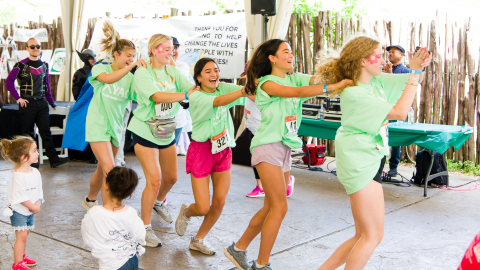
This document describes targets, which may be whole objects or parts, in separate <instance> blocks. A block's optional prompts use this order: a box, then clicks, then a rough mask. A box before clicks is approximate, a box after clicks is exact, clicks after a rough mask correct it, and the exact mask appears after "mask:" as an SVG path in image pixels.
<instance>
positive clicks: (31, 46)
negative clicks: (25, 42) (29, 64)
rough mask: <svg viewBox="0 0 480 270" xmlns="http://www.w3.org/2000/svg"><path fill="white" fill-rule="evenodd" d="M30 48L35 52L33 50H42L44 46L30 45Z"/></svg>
mask: <svg viewBox="0 0 480 270" xmlns="http://www.w3.org/2000/svg"><path fill="white" fill-rule="evenodd" d="M28 47H30V49H32V50H33V49H35V48H37V49H40V48H41V47H42V46H40V45H30V46H28Z"/></svg>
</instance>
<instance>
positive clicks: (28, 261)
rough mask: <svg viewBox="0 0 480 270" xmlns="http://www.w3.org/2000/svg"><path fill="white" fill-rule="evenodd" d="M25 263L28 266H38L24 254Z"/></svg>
mask: <svg viewBox="0 0 480 270" xmlns="http://www.w3.org/2000/svg"><path fill="white" fill-rule="evenodd" d="M23 261H24V262H25V264H26V265H27V266H35V265H37V261H35V260H33V259H30V258H29V257H28V256H27V254H23Z"/></svg>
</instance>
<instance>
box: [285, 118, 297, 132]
mask: <svg viewBox="0 0 480 270" xmlns="http://www.w3.org/2000/svg"><path fill="white" fill-rule="evenodd" d="M285 125H286V126H287V130H288V133H287V135H288V134H297V131H298V126H297V115H292V116H287V117H285Z"/></svg>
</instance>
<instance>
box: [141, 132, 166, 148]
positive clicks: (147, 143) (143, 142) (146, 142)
mask: <svg viewBox="0 0 480 270" xmlns="http://www.w3.org/2000/svg"><path fill="white" fill-rule="evenodd" d="M132 137H133V145H134V146H135V144H137V143H138V144H140V145H141V146H143V147H148V148H154V149H165V148H168V147H170V146H172V145H175V140H173V141H172V142H171V143H169V144H168V145H158V144H156V143H153V142H151V141H149V140H145V139H144V138H142V137H140V136H138V135H137V134H135V133H133V132H132Z"/></svg>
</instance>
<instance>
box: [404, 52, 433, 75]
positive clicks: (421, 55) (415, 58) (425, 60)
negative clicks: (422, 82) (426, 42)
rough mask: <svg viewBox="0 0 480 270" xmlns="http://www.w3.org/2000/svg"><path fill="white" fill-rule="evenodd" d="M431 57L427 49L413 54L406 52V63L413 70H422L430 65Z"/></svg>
mask: <svg viewBox="0 0 480 270" xmlns="http://www.w3.org/2000/svg"><path fill="white" fill-rule="evenodd" d="M431 59H432V56H431V55H430V54H429V53H428V49H427V47H422V48H420V49H419V50H418V51H416V52H415V53H412V52H408V61H409V62H410V68H411V69H413V70H422V69H423V67H425V66H427V65H429V64H430V61H431Z"/></svg>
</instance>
